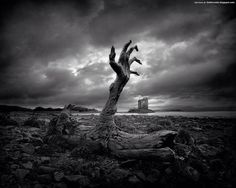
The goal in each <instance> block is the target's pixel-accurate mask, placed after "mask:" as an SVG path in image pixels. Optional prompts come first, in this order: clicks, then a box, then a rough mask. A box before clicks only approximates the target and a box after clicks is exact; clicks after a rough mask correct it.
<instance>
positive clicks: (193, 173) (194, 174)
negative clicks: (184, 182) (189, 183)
mask: <svg viewBox="0 0 236 188" xmlns="http://www.w3.org/2000/svg"><path fill="white" fill-rule="evenodd" d="M185 175H186V176H187V177H188V178H190V179H191V180H193V181H198V180H199V177H200V174H199V172H198V171H197V170H196V169H194V168H193V167H191V166H187V167H186V168H185Z"/></svg>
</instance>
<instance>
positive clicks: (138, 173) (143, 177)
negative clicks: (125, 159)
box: [134, 171, 146, 181]
mask: <svg viewBox="0 0 236 188" xmlns="http://www.w3.org/2000/svg"><path fill="white" fill-rule="evenodd" d="M134 174H135V175H136V176H137V177H138V178H139V179H140V180H142V181H145V180H146V176H145V174H144V173H143V172H142V171H137V172H135V173H134Z"/></svg>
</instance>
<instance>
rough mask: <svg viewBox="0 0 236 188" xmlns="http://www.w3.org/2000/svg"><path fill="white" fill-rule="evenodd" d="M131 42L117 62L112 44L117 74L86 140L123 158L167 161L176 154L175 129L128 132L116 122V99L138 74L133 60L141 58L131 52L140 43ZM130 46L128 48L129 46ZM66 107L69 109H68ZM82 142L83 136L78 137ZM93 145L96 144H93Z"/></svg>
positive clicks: (113, 64)
mask: <svg viewBox="0 0 236 188" xmlns="http://www.w3.org/2000/svg"><path fill="white" fill-rule="evenodd" d="M130 44H131V41H129V42H128V43H126V44H125V45H124V47H123V49H122V51H121V54H120V57H119V60H118V62H116V61H115V56H116V53H115V48H114V47H113V46H112V48H111V52H110V55H109V64H110V66H111V68H112V69H113V71H114V72H115V73H116V79H115V80H114V82H113V83H112V84H111V85H110V88H109V97H108V100H107V102H106V104H105V106H104V108H103V110H102V112H101V113H100V119H99V123H98V124H97V125H96V126H95V127H94V128H93V129H92V130H91V131H89V132H87V133H86V134H85V135H83V139H84V140H85V141H84V142H83V143H86V142H87V143H89V145H90V146H95V145H96V146H98V145H99V146H101V147H95V148H103V149H106V150H108V151H109V152H110V153H112V154H113V155H115V156H118V157H122V158H150V157H154V158H158V159H164V160H168V159H171V158H172V157H173V156H174V152H173V151H172V150H171V149H170V147H169V146H170V145H172V143H173V139H174V137H175V136H176V134H177V133H176V132H175V131H170V130H162V131H158V132H155V133H154V134H129V133H127V132H124V131H122V130H120V129H119V128H118V127H117V126H116V124H115V121H114V115H115V113H116V111H117V106H116V105H117V102H118V100H119V97H120V94H121V92H122V90H123V88H124V87H125V85H126V84H127V82H128V81H129V79H130V75H131V74H135V75H137V76H139V74H138V73H137V72H136V71H132V70H130V66H131V65H132V63H134V62H137V63H139V64H142V63H141V61H140V60H139V59H138V58H136V57H133V58H132V59H130V55H131V53H132V52H133V51H134V50H136V51H138V47H137V45H135V46H134V47H130V48H129V45H130ZM128 48H129V49H128ZM66 110H68V109H67V108H66ZM79 140H80V141H81V139H79ZM91 148H94V147H91Z"/></svg>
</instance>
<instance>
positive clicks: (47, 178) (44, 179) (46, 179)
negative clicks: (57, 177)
mask: <svg viewBox="0 0 236 188" xmlns="http://www.w3.org/2000/svg"><path fill="white" fill-rule="evenodd" d="M37 180H38V181H39V182H40V183H49V182H51V181H52V177H51V175H50V174H42V175H38V177H37Z"/></svg>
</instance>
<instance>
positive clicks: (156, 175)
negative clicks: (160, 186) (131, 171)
mask: <svg viewBox="0 0 236 188" xmlns="http://www.w3.org/2000/svg"><path fill="white" fill-rule="evenodd" d="M160 174H161V173H160V171H159V170H157V169H153V170H152V171H151V174H149V175H148V176H147V178H146V181H147V182H149V183H155V182H157V181H158V180H159V178H160Z"/></svg>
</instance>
